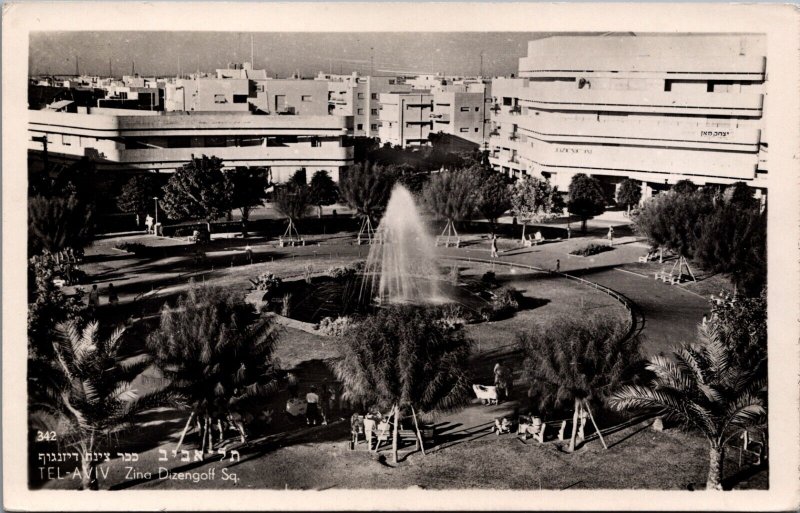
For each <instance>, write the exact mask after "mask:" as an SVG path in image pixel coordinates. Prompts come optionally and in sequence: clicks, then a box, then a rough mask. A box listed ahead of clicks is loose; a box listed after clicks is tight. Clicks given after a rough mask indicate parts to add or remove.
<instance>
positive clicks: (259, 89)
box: [256, 84, 264, 93]
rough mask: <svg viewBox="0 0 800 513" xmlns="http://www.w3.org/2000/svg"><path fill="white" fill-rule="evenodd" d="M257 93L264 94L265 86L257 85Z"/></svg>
mask: <svg viewBox="0 0 800 513" xmlns="http://www.w3.org/2000/svg"><path fill="white" fill-rule="evenodd" d="M256 92H259V93H263V92H264V84H256Z"/></svg>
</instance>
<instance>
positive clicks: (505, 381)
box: [494, 362, 511, 402]
mask: <svg viewBox="0 0 800 513" xmlns="http://www.w3.org/2000/svg"><path fill="white" fill-rule="evenodd" d="M509 375H510V372H509V370H508V368H507V367H506V366H505V365H503V364H502V363H500V362H497V363H496V364H495V365H494V386H495V390H497V401H498V402H500V401H504V400H506V399H508V396H509V395H510V392H511V391H510V388H511V387H510V383H509V382H510V380H509Z"/></svg>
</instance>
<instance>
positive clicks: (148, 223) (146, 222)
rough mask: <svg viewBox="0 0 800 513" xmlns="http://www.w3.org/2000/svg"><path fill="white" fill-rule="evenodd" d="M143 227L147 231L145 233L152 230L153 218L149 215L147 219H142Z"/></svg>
mask: <svg viewBox="0 0 800 513" xmlns="http://www.w3.org/2000/svg"><path fill="white" fill-rule="evenodd" d="M144 227H145V228H146V229H147V233H150V232H151V231H152V230H153V218H152V216H150V214H147V217H145V218H144Z"/></svg>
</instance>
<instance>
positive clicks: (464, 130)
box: [460, 128, 469, 132]
mask: <svg viewBox="0 0 800 513" xmlns="http://www.w3.org/2000/svg"><path fill="white" fill-rule="evenodd" d="M460 131H461V132H469V128H462V129H461V130H460Z"/></svg>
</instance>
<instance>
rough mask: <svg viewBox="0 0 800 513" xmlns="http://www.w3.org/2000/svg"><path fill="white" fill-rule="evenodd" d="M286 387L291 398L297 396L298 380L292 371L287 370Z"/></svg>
mask: <svg viewBox="0 0 800 513" xmlns="http://www.w3.org/2000/svg"><path fill="white" fill-rule="evenodd" d="M286 388H287V390H288V391H289V397H291V398H292V399H294V398H295V397H297V392H298V388H299V382H298V380H297V376H295V375H294V372H289V373H288V374H286Z"/></svg>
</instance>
